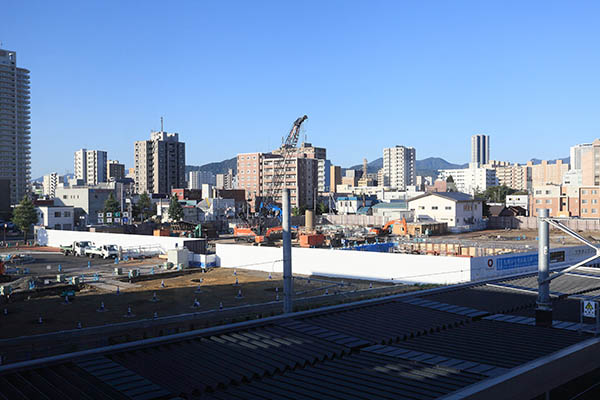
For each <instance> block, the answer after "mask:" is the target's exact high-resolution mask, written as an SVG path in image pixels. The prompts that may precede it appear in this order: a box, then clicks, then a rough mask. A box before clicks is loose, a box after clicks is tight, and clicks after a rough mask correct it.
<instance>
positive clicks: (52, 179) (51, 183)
mask: <svg viewBox="0 0 600 400" xmlns="http://www.w3.org/2000/svg"><path fill="white" fill-rule="evenodd" d="M60 183H63V177H62V176H60V175H58V173H57V172H52V173H50V174H48V175H44V178H43V181H42V188H43V189H42V194H43V195H44V196H48V197H55V196H56V188H57V187H58V185H59V184H60Z"/></svg>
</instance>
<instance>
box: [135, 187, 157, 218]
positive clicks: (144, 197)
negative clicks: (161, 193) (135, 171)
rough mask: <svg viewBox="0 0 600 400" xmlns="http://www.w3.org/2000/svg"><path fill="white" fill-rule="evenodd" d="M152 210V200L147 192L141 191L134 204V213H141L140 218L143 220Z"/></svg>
mask: <svg viewBox="0 0 600 400" xmlns="http://www.w3.org/2000/svg"><path fill="white" fill-rule="evenodd" d="M153 211H154V210H153V207H152V201H151V200H150V196H148V192H144V193H142V194H141V195H140V199H139V200H138V202H137V204H136V214H138V215H141V220H142V221H145V220H146V218H147V217H150V216H152V215H153V214H154V212H153Z"/></svg>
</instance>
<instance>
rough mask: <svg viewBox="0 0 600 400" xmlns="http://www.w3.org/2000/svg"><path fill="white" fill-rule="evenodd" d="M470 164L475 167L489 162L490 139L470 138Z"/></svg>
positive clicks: (485, 137) (484, 136) (481, 136)
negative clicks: (473, 164)
mask: <svg viewBox="0 0 600 400" xmlns="http://www.w3.org/2000/svg"><path fill="white" fill-rule="evenodd" d="M471 162H472V163H477V165H478V166H479V165H482V164H487V163H489V162H490V137H489V136H488V135H473V136H471Z"/></svg>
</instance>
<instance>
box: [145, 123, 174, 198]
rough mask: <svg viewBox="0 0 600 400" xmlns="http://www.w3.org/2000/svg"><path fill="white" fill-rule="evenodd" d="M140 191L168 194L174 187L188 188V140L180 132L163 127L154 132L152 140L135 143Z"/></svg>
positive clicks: (151, 135)
mask: <svg viewBox="0 0 600 400" xmlns="http://www.w3.org/2000/svg"><path fill="white" fill-rule="evenodd" d="M134 163H135V190H136V193H144V192H148V193H163V194H167V193H170V192H171V189H174V188H185V181H186V179H185V143H183V142H180V141H179V134H178V133H167V132H164V131H163V130H162V129H161V130H160V131H159V132H152V133H151V134H150V140H141V141H137V142H135V145H134Z"/></svg>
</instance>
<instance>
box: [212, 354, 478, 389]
mask: <svg viewBox="0 0 600 400" xmlns="http://www.w3.org/2000/svg"><path fill="white" fill-rule="evenodd" d="M484 378H485V376H484V375H481V374H477V373H472V372H463V371H460V370H458V369H454V368H448V367H436V366H431V365H428V364H425V363H421V362H418V361H411V360H403V359H398V358H395V357H389V356H386V355H382V354H375V353H370V352H361V353H359V354H354V355H351V356H346V357H343V358H339V359H334V360H328V361H325V362H322V363H319V364H318V365H315V366H314V367H312V368H309V369H300V370H297V371H289V372H286V373H284V374H281V375H276V376H273V377H269V378H265V379H261V380H260V381H258V380H257V381H254V382H251V383H249V384H245V385H240V386H236V387H232V388H228V389H226V390H225V391H222V392H221V391H216V392H215V393H214V394H212V395H209V396H208V397H207V398H214V399H242V398H243V399H252V398H262V399H435V398H438V397H440V396H443V395H446V394H448V393H451V392H454V391H456V390H458V389H460V388H463V387H465V386H468V385H471V384H473V383H476V382H478V381H480V380H482V379H484Z"/></svg>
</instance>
